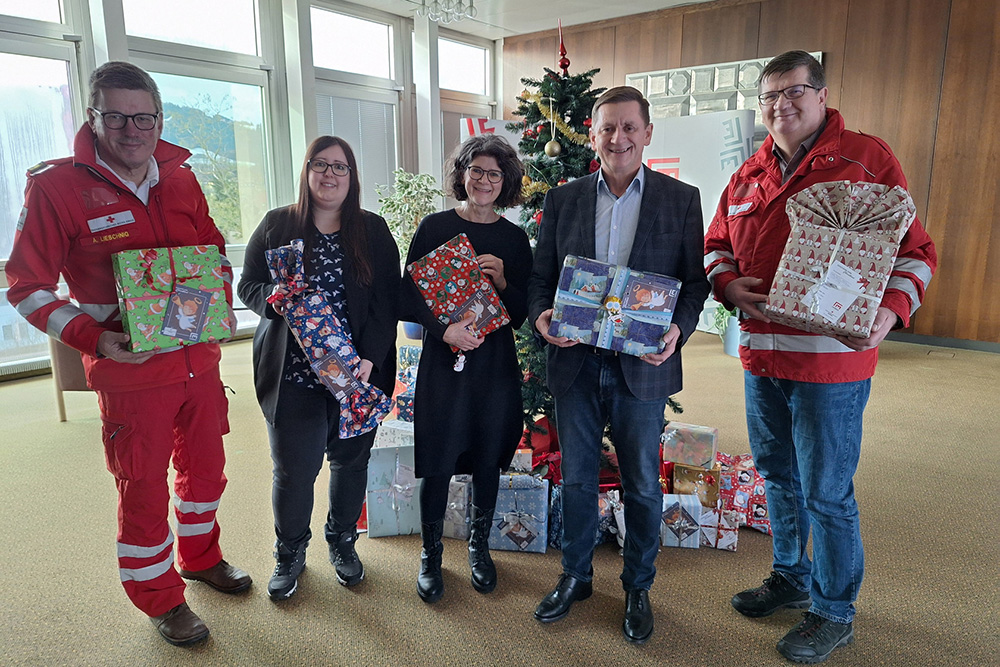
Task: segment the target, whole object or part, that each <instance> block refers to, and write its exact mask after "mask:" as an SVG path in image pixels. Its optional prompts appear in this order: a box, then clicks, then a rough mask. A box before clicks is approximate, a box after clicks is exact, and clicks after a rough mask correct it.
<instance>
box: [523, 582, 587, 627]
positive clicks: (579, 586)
mask: <svg viewBox="0 0 1000 667" xmlns="http://www.w3.org/2000/svg"><path fill="white" fill-rule="evenodd" d="M593 592H594V588H593V586H592V585H591V583H590V582H589V581H580V580H579V579H577V578H576V577H571V576H570V575H568V574H562V575H559V583H558V584H556V587H555V589H553V591H552V592H551V593H549V594H548V595H546V596H545V599H543V600H542V601H541V602H539V603H538V606H537V607H535V618H537V619H538V620H539V621H541V622H542V623H551V622H553V621H558V620H559V619H560V618H564V617H565V616H566V614H568V613H569V608H570V607H572V606H573V603H574V602H576V601H577V600H586V599H587V598H589V597H590V596H591V594H592V593H593Z"/></svg>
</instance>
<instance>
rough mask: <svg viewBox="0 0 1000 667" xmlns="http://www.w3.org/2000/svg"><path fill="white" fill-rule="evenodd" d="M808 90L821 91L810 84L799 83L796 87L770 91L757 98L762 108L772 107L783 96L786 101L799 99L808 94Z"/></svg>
mask: <svg viewBox="0 0 1000 667" xmlns="http://www.w3.org/2000/svg"><path fill="white" fill-rule="evenodd" d="M806 88H812V89H813V90H820V88H817V87H816V86H810V85H809V84H808V83H797V84H795V85H794V86H788V88H782V89H781V90H769V91H768V92H766V93H761V94H760V95H758V96H757V100H758V101H759V102H760V105H761V106H762V107H771V106H774V105H775V104H776V103H777V102H778V98H779V97H780V96H782V95H784V96H785V99H786V100H797V99H799V98H800V97H802V96H803V95H805V94H806Z"/></svg>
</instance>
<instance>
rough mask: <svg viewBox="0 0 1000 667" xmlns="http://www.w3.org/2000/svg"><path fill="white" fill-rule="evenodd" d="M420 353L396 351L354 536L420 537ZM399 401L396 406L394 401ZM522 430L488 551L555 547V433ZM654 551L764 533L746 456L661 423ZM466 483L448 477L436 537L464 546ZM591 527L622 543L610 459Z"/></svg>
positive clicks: (758, 492) (558, 507) (712, 433)
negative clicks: (387, 410)
mask: <svg viewBox="0 0 1000 667" xmlns="http://www.w3.org/2000/svg"><path fill="white" fill-rule="evenodd" d="M419 357H420V348H419V347H416V346H402V347H401V348H400V350H399V372H398V375H397V383H396V390H395V392H394V393H395V395H396V402H397V406H398V407H397V414H396V419H389V420H386V421H384V422H383V423H382V425H381V426H380V427H379V432H378V435H377V436H376V439H375V445H374V447H373V449H372V455H371V460H370V462H369V464H368V495H367V502H366V506H367V516H363V517H362V523H360V524H359V528H361V529H367V530H368V535H369V537H383V536H389V535H410V534H416V533H419V532H420V509H419V506H420V503H419V493H418V488H419V480H417V479H416V478H415V477H414V470H413V465H414V464H413V461H414V456H413V423H412V420H413V390H414V384H415V382H416V366H417V362H418V360H419ZM401 397H402V398H403V400H400V398H401ZM536 426H537V427H538V432H529V431H526V432H525V434H524V437H523V439H522V441H521V443H520V445H519V448H518V449H517V451H516V452H515V454H514V458H513V460H512V461H511V464H510V467H509V469H508V470H507V471H505V472H504V473H502V474H501V476H500V490H499V493H498V495H497V506H496V512H495V514H494V517H493V529H492V532H491V533H490V548H491V549H499V550H506V551H528V552H536V553H544V552H545V551H546V549H547V548H548V547H552V548H555V549H559V548H561V546H562V545H561V535H562V478H561V475H560V462H561V454H560V452H559V445H558V440H557V437H556V433H555V429H553V428H551V427H550V425H549V424H548V422H547V420H546V419H545V418H544V417H543V418H541V419H540V420H539V422H538V423H537V424H536ZM660 445H661V453H662V455H661V457H660V458H661V460H662V464H661V469H660V482H661V486H662V488H663V492H664V496H663V520H662V523H661V526H660V537H661V540H660V541H661V543H662V544H663V546H668V547H682V548H694V549H696V548H699V547H710V548H716V549H723V550H728V551H735V550H736V544H737V536H738V528H739V527H740V526H749V527H751V528H755V529H757V530H759V531H761V532H764V533H768V534H770V522H769V521H768V517H767V501H766V499H765V496H764V480H763V479H762V478H761V476H760V475H759V474H758V473H757V471H756V469H755V468H754V464H753V459H752V457H751V456H750V455H749V454H739V455H736V456H730V455H728V454H725V453H723V452H719V451H718V447H717V445H718V430H717V429H715V428H710V427H705V426H697V425H693V424H682V423H679V422H668V423H667V424H666V426H665V427H664V430H663V434H662V436H661V437H660ZM471 484H472V480H471V476H469V475H456V476H454V477H453V478H452V481H451V487H450V489H449V496H448V508H447V512H446V514H445V526H444V535H445V537H451V538H454V539H459V540H467V539H468V538H469V521H470V520H471V519H470V512H471V505H472V488H471ZM599 485H600V488H599V491H600V494H599V505H598V510H597V511H598V512H599V520H598V525H597V531H596V533H595V535H594V543H595V545H596V544H600V543H602V542H605V541H613V540H617V541H618V543H619V545H622V544H623V543H624V535H625V521H624V504H623V499H622V490H621V478H620V475H619V472H618V468H617V460H616V456H615V454H614V452H613V451H608V452H606V455H605V457H604V460H603V461H602V467H601V470H600V474H599Z"/></svg>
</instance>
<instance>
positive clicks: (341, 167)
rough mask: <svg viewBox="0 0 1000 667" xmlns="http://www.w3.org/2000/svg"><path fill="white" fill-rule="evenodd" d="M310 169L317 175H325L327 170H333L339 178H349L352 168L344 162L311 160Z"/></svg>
mask: <svg viewBox="0 0 1000 667" xmlns="http://www.w3.org/2000/svg"><path fill="white" fill-rule="evenodd" d="M309 168H310V169H312V170H313V171H315V172H316V173H317V174H325V173H326V170H327V169H333V173H334V174H336V175H337V176H347V175H348V174H349V173H351V168H350V167H349V166H348V165H346V164H344V163H343V162H327V161H326V160H309Z"/></svg>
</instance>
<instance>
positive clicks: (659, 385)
mask: <svg viewBox="0 0 1000 667" xmlns="http://www.w3.org/2000/svg"><path fill="white" fill-rule="evenodd" d="M642 168H643V169H645V170H646V172H645V179H646V182H645V186H644V190H643V195H642V203H641V205H640V209H639V225H638V228H637V229H636V232H635V240H634V242H633V244H632V253H631V255H630V256H629V261H628V266H629V268H632V269H635V270H637V271H653V272H656V273H663V274H666V275H669V276H673V277H674V278H677V279H679V280H680V281H681V284H682V286H681V294H680V297H679V298H678V300H677V307H676V309H675V311H674V317H673V322H674V323H675V324H676V325H677V326H678V327H680V330H681V340H680V342H679V343H678V348H677V352H675V353H674V354H673V355H671V357H670V358H669V359H667V360H666V361H665V362H663V363H662V364H661V365H660V366H652V365H650V364H647V363H646V362H644V361H642V360H641V359H639V358H638V357H633V356H630V355H626V354H623V355H620V356H619V359H620V361H621V366H622V372H623V373H624V375H625V381H626V383H627V384H628V387H629V389H630V390H631V391H632V393H633V394H635V396H636V397H637V398H639V399H642V400H652V399H660V398H666V397H668V396H671V395H673V394H676V393H677V392H679V391H680V390H681V387H682V378H681V355H680V346H681V345H682V344H683V343H684V342H685V341H687V339H688V337H689V336H690V335H691V333H692V332H693V331H694V329H695V326H696V325H697V323H698V316H699V315H700V314H701V311H702V307H703V305H704V303H705V298H706V297H707V296H708V293H709V284H708V279H707V278H706V277H705V269H704V265H703V257H704V230H703V227H702V214H701V198H700V196H699V194H698V188H695V187H693V186H690V185H687V184H686V183H682V182H680V181H678V180H676V179H674V178H671V177H669V176H666V175H665V174H660V173H657V172H655V171H652V170H651V169H649V168H648V167H645V166H643V167H642ZM596 206H597V173H596V172H595V173H593V174H591V175H590V176H586V177H584V178H579V179H577V180H575V181H572V182H570V183H567V184H566V185H562V186H560V187H557V188H554V189H552V190H550V191H549V192H548V194H547V195H546V196H545V204H544V205H543V208H542V223H541V228H540V230H539V234H538V245H537V247H536V249H535V263H534V268H533V270H532V273H531V279H530V281H529V282H528V312H529V314H528V317H529V322H531V324H532V326H534V322H535V320H537V319H538V316H539V315H540V314H541V313H542V312H543V311H545V310H547V309H549V308H551V307H552V300H553V298H554V297H555V292H556V287H557V285H558V283H559V272H560V270H561V269H562V263H563V258H564V257H565V256H566V255H579V256H581V257H590V258H594V257H595V249H594V247H595V241H594V213H595V210H596ZM592 350H593V348H591V347H590V346H588V345H583V344H579V345H574V346H573V347H568V348H559V347H556V346H554V345H551V346H548V363H547V367H546V368H547V375H548V386H549V391H551V392H552V394H553V396H556V397H558V396H560V395H562V394H563V393H565V392H566V390H567V389H568V388H569V386H570V385H571V384H572V383H573V381H574V380H575V379H576V376H577V373H579V371H580V366H581V365H582V364H583V361H584V359H585V358H586V356H587V355H588V354H592Z"/></svg>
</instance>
